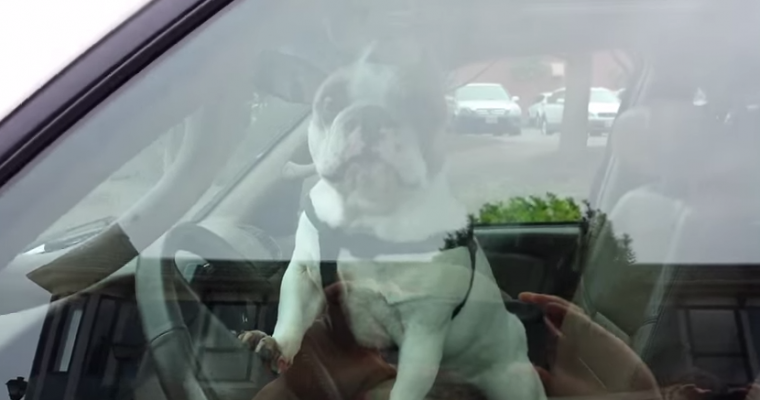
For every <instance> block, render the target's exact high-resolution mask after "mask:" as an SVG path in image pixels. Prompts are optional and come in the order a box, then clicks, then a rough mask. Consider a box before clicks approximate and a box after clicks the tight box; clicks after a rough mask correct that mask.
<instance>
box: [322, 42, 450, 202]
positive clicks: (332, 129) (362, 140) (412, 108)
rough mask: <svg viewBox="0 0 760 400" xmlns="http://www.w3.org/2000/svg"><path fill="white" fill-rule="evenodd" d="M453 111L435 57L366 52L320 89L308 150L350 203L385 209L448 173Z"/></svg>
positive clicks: (330, 78)
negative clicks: (402, 58) (446, 143)
mask: <svg viewBox="0 0 760 400" xmlns="http://www.w3.org/2000/svg"><path fill="white" fill-rule="evenodd" d="M446 118H447V105H446V101H445V95H444V82H443V79H442V78H441V75H440V74H439V73H438V71H437V70H436V69H435V68H434V67H432V66H431V64H429V63H426V62H422V61H416V62H414V63H413V64H412V63H375V62H372V61H370V60H369V59H368V57H363V59H362V60H360V61H359V62H357V63H354V64H352V65H349V66H346V67H344V68H341V69H340V70H338V71H336V72H334V73H333V74H331V75H330V76H329V77H328V78H327V79H326V80H325V81H324V82H323V84H322V85H321V87H320V88H319V90H318V91H317V94H316V96H315V99H314V102H313V113H312V120H311V124H310V127H309V149H310V151H311V154H312V158H313V160H314V164H315V165H316V168H317V172H318V173H319V175H320V177H321V178H322V179H323V180H325V181H326V182H327V183H329V184H330V185H331V186H332V187H333V188H334V189H335V190H336V191H337V192H338V194H339V195H340V196H341V198H342V199H343V203H344V208H346V209H348V210H352V211H353V212H356V213H360V214H374V215H382V214H386V213H390V212H393V210H395V209H396V208H397V207H399V206H400V205H401V204H402V203H404V202H405V201H408V199H410V198H411V197H412V196H414V195H415V193H418V192H419V191H421V190H424V189H425V187H426V186H427V184H428V183H429V182H430V181H431V180H432V179H434V178H435V177H436V176H437V175H438V174H439V173H440V172H441V169H442V164H443V155H442V153H443V152H442V150H441V139H442V133H443V132H444V130H445V125H446Z"/></svg>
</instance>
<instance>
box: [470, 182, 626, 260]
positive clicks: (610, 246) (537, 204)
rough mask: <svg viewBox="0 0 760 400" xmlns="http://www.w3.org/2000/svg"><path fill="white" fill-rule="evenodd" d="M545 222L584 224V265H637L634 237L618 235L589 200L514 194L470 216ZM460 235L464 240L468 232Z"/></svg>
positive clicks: (482, 221)
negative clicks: (514, 195)
mask: <svg viewBox="0 0 760 400" xmlns="http://www.w3.org/2000/svg"><path fill="white" fill-rule="evenodd" d="M542 222H543V223H546V222H567V223H579V224H580V227H581V237H580V238H579V243H578V245H579V251H578V252H577V253H576V254H577V257H578V260H577V261H576V262H577V264H578V265H580V266H582V268H585V267H586V266H587V264H589V263H593V264H598V265H604V266H605V268H615V267H620V266H625V265H630V264H633V263H634V262H635V260H636V257H635V254H634V252H633V250H632V248H631V238H630V236H628V235H627V234H623V235H621V236H619V237H618V236H617V235H615V233H614V230H613V228H612V223H611V222H610V221H609V220H608V219H607V215H606V214H605V213H603V212H601V211H599V210H594V209H592V208H591V205H590V204H589V203H588V202H586V201H584V202H583V203H582V206H581V205H580V204H578V202H577V201H576V200H575V199H573V198H571V197H565V198H560V197H558V196H557V195H555V194H552V193H547V194H546V195H545V196H543V197H540V196H527V197H513V198H510V199H509V200H507V201H505V202H504V201H501V202H496V203H486V204H484V205H483V206H482V207H481V208H480V211H479V212H478V215H477V216H471V217H470V224H471V225H470V226H472V225H473V224H475V225H502V224H515V223H542ZM459 236H461V237H459V241H461V240H462V238H463V237H464V234H460V235H459ZM592 252H593V254H592Z"/></svg>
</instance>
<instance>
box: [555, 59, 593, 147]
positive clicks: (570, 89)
mask: <svg viewBox="0 0 760 400" xmlns="http://www.w3.org/2000/svg"><path fill="white" fill-rule="evenodd" d="M565 62H566V64H565V74H566V75H565V76H566V84H565V87H566V91H565V104H564V107H563V112H562V127H561V130H560V132H561V135H560V139H559V147H560V151H562V152H563V153H565V154H569V155H572V156H579V155H581V154H582V153H583V152H584V151H585V150H586V141H587V138H588V103H589V97H590V95H591V92H590V90H591V78H592V68H593V58H592V54H591V53H575V54H568V55H566V56H565Z"/></svg>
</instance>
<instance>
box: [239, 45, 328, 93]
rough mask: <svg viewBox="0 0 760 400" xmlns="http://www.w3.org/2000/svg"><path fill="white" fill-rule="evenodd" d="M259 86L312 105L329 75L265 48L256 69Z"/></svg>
mask: <svg viewBox="0 0 760 400" xmlns="http://www.w3.org/2000/svg"><path fill="white" fill-rule="evenodd" d="M252 73H253V83H254V85H255V86H256V89H257V90H259V91H261V92H264V93H266V94H269V95H272V96H275V97H279V98H281V99H283V100H285V101H288V102H291V103H301V104H311V102H312V101H313V99H314V95H315V94H316V93H317V90H318V89H319V85H321V84H322V82H323V81H324V80H325V79H326V78H327V74H326V73H325V72H324V71H322V70H320V69H319V68H317V67H315V66H314V65H312V64H311V63H310V62H308V61H306V60H304V59H302V58H300V57H297V56H293V55H290V54H285V53H281V52H278V51H271V50H265V51H263V52H261V54H259V55H258V57H257V58H256V63H255V65H254V68H253V71H252Z"/></svg>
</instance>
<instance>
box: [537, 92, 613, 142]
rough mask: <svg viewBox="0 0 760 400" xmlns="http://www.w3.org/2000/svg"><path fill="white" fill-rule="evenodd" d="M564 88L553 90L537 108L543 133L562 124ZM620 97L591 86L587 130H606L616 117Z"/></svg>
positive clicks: (555, 129) (550, 131)
mask: <svg viewBox="0 0 760 400" xmlns="http://www.w3.org/2000/svg"><path fill="white" fill-rule="evenodd" d="M564 100H565V88H562V89H558V90H555V91H554V92H552V95H551V96H549V98H548V99H547V100H546V101H545V102H544V103H543V104H542V107H540V108H539V114H540V116H539V117H538V118H539V120H538V121H539V126H541V127H542V131H543V133H546V134H549V133H552V132H556V131H557V130H558V129H559V128H560V126H561V125H562V115H563V113H564V111H565V104H564ZM619 108H620V99H619V98H618V97H617V95H616V94H615V92H613V91H611V90H609V89H606V88H602V87H593V88H591V96H590V100H589V104H588V113H589V114H588V117H589V130H590V131H591V132H592V133H602V132H607V131H609V129H610V128H611V127H612V122H613V121H614V120H615V118H616V117H617V113H618V110H619Z"/></svg>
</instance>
